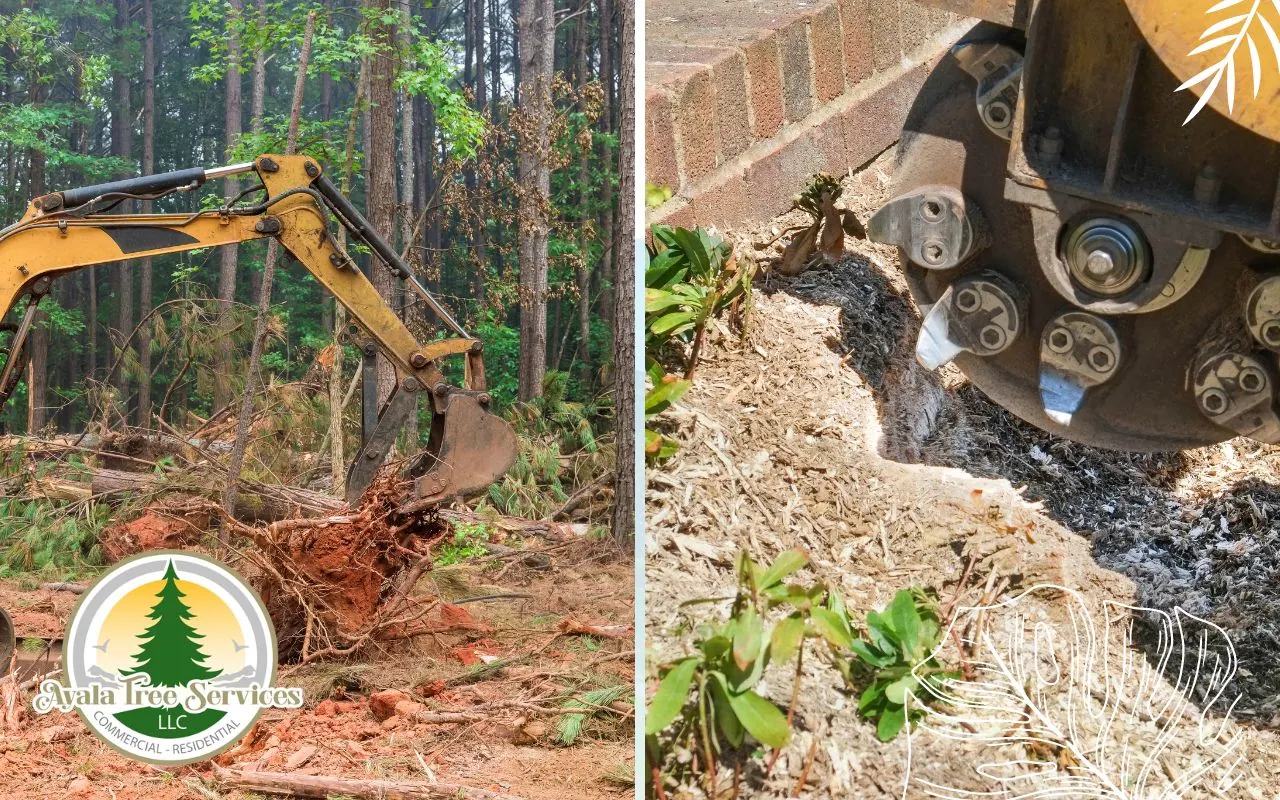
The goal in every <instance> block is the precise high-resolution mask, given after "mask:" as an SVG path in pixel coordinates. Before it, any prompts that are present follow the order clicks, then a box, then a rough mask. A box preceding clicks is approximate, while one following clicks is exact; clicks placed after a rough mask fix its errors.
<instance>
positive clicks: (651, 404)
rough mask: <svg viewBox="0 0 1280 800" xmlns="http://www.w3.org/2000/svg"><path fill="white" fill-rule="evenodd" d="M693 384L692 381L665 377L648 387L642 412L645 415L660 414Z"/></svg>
mask: <svg viewBox="0 0 1280 800" xmlns="http://www.w3.org/2000/svg"><path fill="white" fill-rule="evenodd" d="M692 386H693V382H692V381H683V380H672V381H668V380H666V379H665V378H664V379H663V380H662V381H661V382H660V383H658V384H657V385H655V386H654V387H653V388H652V389H650V390H649V391H648V392H647V393H646V394H645V396H644V413H645V416H646V417H650V416H653V415H654V414H661V413H662V412H663V411H666V410H667V409H668V408H670V407H671V405H672V404H673V403H675V402H676V401H677V400H679V399H680V398H681V397H683V396H684V393H685V392H687V391H689V389H690V387H692Z"/></svg>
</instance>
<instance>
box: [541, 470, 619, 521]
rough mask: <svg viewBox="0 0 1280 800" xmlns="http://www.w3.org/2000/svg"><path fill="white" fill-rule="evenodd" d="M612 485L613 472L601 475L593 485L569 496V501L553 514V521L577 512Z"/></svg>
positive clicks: (590, 484)
mask: <svg viewBox="0 0 1280 800" xmlns="http://www.w3.org/2000/svg"><path fill="white" fill-rule="evenodd" d="M612 484H613V472H612V470H611V471H609V472H606V473H605V474H603V475H601V476H600V477H599V478H596V479H595V480H594V481H592V482H591V483H588V484H587V485H586V486H583V487H582V488H581V489H579V490H578V491H576V492H574V493H573V494H571V495H569V499H568V500H565V501H564V504H563V505H561V506H560V507H559V508H557V509H556V510H555V511H554V512H552V514H551V519H553V520H554V519H560V518H561V517H567V516H568V515H569V514H571V513H572V512H573V511H574V510H576V509H577V508H578V506H580V505H582V504H583V503H585V502H587V501H588V500H590V499H591V498H593V497H595V496H596V493H597V492H599V491H600V490H601V489H603V488H604V487H606V486H610V485H612Z"/></svg>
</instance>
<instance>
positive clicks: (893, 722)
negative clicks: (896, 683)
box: [876, 705, 907, 742]
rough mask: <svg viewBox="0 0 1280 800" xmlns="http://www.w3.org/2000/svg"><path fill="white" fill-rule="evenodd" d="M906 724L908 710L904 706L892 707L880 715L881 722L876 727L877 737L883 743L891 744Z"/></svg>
mask: <svg viewBox="0 0 1280 800" xmlns="http://www.w3.org/2000/svg"><path fill="white" fill-rule="evenodd" d="M906 722H907V709H906V708H905V707H904V706H893V705H891V706H889V707H888V708H886V709H885V710H884V713H882V714H881V715H880V722H879V724H877V725H876V736H878V737H879V738H880V741H882V742H891V741H893V739H894V737H896V736H897V735H898V733H899V732H900V731H901V730H902V726H903V725H905V724H906Z"/></svg>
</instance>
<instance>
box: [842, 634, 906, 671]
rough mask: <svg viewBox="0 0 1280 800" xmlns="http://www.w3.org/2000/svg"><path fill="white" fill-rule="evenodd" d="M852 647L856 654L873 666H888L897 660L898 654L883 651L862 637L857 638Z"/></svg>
mask: <svg viewBox="0 0 1280 800" xmlns="http://www.w3.org/2000/svg"><path fill="white" fill-rule="evenodd" d="M850 649H852V650H853V652H854V655H856V656H857V657H858V658H860V659H862V660H863V661H864V662H866V663H867V664H870V665H871V666H873V667H888V666H891V665H892V664H893V662H894V661H896V660H897V657H896V655H887V654H885V653H881V652H880V651H879V650H876V649H874V648H872V646H871V645H869V644H867V643H866V642H865V641H863V640H862V639H855V640H854V641H853V644H852V645H851V647H850Z"/></svg>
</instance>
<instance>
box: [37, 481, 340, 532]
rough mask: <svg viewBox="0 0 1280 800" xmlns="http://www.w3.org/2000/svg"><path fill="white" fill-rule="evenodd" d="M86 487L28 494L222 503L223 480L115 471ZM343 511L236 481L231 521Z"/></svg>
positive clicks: (51, 484)
mask: <svg viewBox="0 0 1280 800" xmlns="http://www.w3.org/2000/svg"><path fill="white" fill-rule="evenodd" d="M85 474H86V477H88V479H89V480H88V482H85V481H77V480H68V479H65V478H53V477H44V478H37V479H33V480H32V481H31V482H30V483H29V484H28V490H29V491H30V492H31V494H32V495H33V496H35V497H43V498H46V499H49V500H67V501H71V502H78V501H83V500H90V499H92V500H101V501H104V502H105V501H110V500H120V499H129V498H133V497H136V496H138V495H160V494H164V493H166V492H181V493H185V494H195V495H199V496H201V497H205V498H208V499H209V500H213V501H215V502H216V501H218V500H221V499H222V492H223V487H224V486H225V485H226V478H225V477H224V476H222V475H216V474H210V473H208V472H205V471H203V470H197V469H186V470H183V471H182V472H181V473H179V474H174V475H157V474H155V473H146V472H125V471H123V470H116V469H86V470H85ZM345 507H346V504H345V503H343V502H342V501H341V500H339V499H338V498H336V497H332V496H330V495H327V494H322V493H320V492H313V491H310V490H308V489H300V488H298V487H296V486H285V485H283V484H265V483H258V482H257V481H247V480H241V481H240V492H239V498H238V499H237V501H236V507H235V517H236V519H238V520H241V521H245V522H277V521H279V520H287V519H293V518H296V517H300V516H301V517H319V516H329V515H332V514H334V513H335V512H337V511H339V510H341V509H343V508H345Z"/></svg>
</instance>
